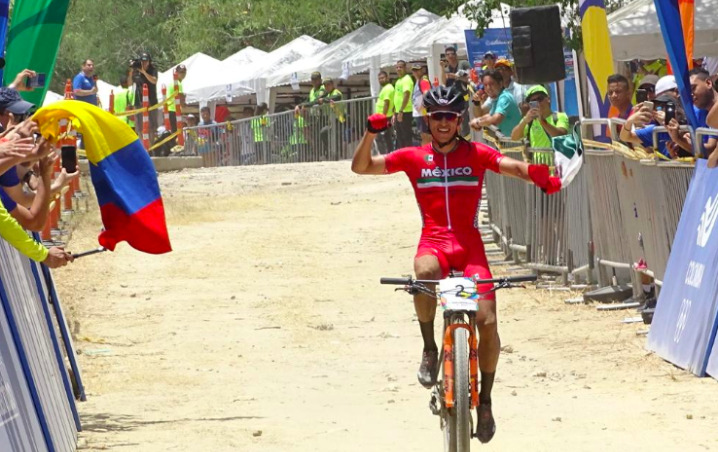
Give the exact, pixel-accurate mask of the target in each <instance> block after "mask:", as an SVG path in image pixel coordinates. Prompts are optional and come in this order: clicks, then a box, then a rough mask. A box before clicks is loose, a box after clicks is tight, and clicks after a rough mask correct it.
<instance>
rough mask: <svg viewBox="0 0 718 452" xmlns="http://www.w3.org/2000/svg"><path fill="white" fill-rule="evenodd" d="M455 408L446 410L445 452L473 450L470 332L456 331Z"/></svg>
mask: <svg viewBox="0 0 718 452" xmlns="http://www.w3.org/2000/svg"><path fill="white" fill-rule="evenodd" d="M453 335H454V348H453V352H454V360H453V365H454V407H453V408H451V409H447V410H446V415H445V416H446V418H445V424H444V435H445V436H444V450H446V451H448V452H469V451H470V450H471V395H470V391H469V385H470V383H469V332H468V331H466V329H464V328H457V329H455V330H454V333H453Z"/></svg>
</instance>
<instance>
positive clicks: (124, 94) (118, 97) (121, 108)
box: [114, 75, 135, 128]
mask: <svg viewBox="0 0 718 452" xmlns="http://www.w3.org/2000/svg"><path fill="white" fill-rule="evenodd" d="M128 80H129V79H128V77H127V75H123V76H121V77H120V87H121V88H122V89H119V90H117V92H116V93H115V111H114V113H115V114H119V113H123V112H125V111H127V107H128V106H129V107H130V108H133V106H134V105H135V89H134V87H132V89H130V88H129V86H130V85H129V81H128ZM133 118H134V115H129V116H120V119H121V120H122V122H124V123H125V124H127V125H128V126H130V127H132V128H134V127H135V121H134V120H133Z"/></svg>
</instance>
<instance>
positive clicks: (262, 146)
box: [250, 102, 271, 163]
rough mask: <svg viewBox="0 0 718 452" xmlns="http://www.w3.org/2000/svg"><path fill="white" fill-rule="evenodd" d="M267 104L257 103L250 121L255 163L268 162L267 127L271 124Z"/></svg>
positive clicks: (268, 143)
mask: <svg viewBox="0 0 718 452" xmlns="http://www.w3.org/2000/svg"><path fill="white" fill-rule="evenodd" d="M268 110H269V109H268V107H267V104H266V103H264V102H262V103H261V104H259V105H257V109H256V111H255V113H254V117H253V118H252V121H251V122H250V127H251V128H252V142H253V143H254V155H255V156H256V158H257V163H268V162H269V154H270V152H271V149H270V142H269V127H270V126H271V123H270V120H269V116H268V115H267V111H268Z"/></svg>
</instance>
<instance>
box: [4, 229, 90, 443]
mask: <svg viewBox="0 0 718 452" xmlns="http://www.w3.org/2000/svg"><path fill="white" fill-rule="evenodd" d="M0 263H1V265H0V304H2V310H0V330H1V331H2V332H1V333H0V335H1V336H2V341H0V416H1V418H2V421H3V422H2V423H1V424H0V450H3V451H74V450H75V449H76V445H77V433H78V431H79V430H80V418H79V416H78V412H77V408H76V405H75V394H74V393H75V392H76V390H77V389H78V388H77V383H78V382H81V380H80V374H79V369H77V368H76V367H73V377H74V379H71V378H70V374H69V372H68V370H67V369H66V367H65V359H66V358H70V360H72V359H73V358H74V351H73V350H72V349H71V348H72V344H71V341H70V340H69V334H68V335H67V336H65V334H66V333H68V332H67V330H66V324H65V322H64V318H63V319H61V318H60V317H58V312H59V311H60V305H59V300H58V299H57V297H56V294H55V292H54V287H53V285H52V279H51V277H50V278H49V279H48V276H49V271H47V269H46V268H44V267H43V266H41V265H40V264H37V263H36V262H32V261H30V260H29V259H27V258H26V257H24V256H22V255H20V253H19V252H18V251H17V250H15V249H14V248H13V247H12V246H10V245H9V244H8V243H7V242H5V241H4V240H0ZM51 305H52V307H51ZM52 311H54V313H55V316H53V313H52ZM56 322H57V324H59V325H56ZM57 329H62V330H63V331H62V337H58V335H57V333H56V330H57ZM63 345H64V347H63ZM65 353H67V354H68V355H70V356H66V355H65ZM80 385H81V383H80ZM73 386H74V388H73ZM73 389H75V391H73ZM80 392H82V391H80Z"/></svg>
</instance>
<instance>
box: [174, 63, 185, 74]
mask: <svg viewBox="0 0 718 452" xmlns="http://www.w3.org/2000/svg"><path fill="white" fill-rule="evenodd" d="M175 71H177V72H187V66H185V65H184V64H178V65H177V67H176V68H175Z"/></svg>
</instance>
